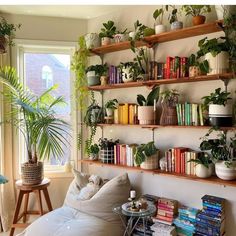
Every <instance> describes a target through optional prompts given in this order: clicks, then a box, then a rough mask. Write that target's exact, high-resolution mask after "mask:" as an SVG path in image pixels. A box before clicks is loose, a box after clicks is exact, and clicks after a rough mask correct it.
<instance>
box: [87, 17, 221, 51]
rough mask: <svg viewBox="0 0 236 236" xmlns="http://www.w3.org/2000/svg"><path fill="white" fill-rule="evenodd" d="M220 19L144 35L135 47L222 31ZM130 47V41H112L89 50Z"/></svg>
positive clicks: (110, 49)
mask: <svg viewBox="0 0 236 236" xmlns="http://www.w3.org/2000/svg"><path fill="white" fill-rule="evenodd" d="M220 24H222V21H214V22H211V23H205V24H202V25H197V26H191V27H186V28H183V29H180V30H175V31H168V32H164V33H161V34H156V35H151V36H148V37H144V38H143V41H138V42H136V47H142V46H148V47H152V46H153V45H154V44H156V43H164V42H168V41H173V40H178V39H183V38H189V37H194V36H197V35H203V34H210V33H214V32H218V31H222V28H221V27H220ZM126 49H130V41H125V42H120V43H113V44H110V45H107V46H101V47H98V48H93V49H91V50H90V52H91V55H93V54H95V55H103V54H106V53H111V52H117V51H122V50H126Z"/></svg>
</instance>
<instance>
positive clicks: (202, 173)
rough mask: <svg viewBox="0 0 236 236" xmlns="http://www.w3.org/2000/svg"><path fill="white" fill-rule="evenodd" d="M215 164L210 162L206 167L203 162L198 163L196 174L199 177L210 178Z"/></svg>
mask: <svg viewBox="0 0 236 236" xmlns="http://www.w3.org/2000/svg"><path fill="white" fill-rule="evenodd" d="M213 172H214V164H213V163H211V164H209V167H208V168H207V167H205V166H204V165H203V164H197V165H196V176H197V177H199V178H209V177H211V176H212V175H213Z"/></svg>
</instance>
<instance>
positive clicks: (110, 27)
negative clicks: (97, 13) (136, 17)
mask: <svg viewBox="0 0 236 236" xmlns="http://www.w3.org/2000/svg"><path fill="white" fill-rule="evenodd" d="M103 26H104V28H101V32H100V33H99V37H100V38H104V37H108V38H113V35H114V34H115V33H116V26H115V24H114V21H111V20H109V21H108V22H107V23H103Z"/></svg>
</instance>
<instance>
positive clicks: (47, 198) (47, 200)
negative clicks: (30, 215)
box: [43, 188, 53, 211]
mask: <svg viewBox="0 0 236 236" xmlns="http://www.w3.org/2000/svg"><path fill="white" fill-rule="evenodd" d="M43 193H44V198H45V200H46V203H47V206H48V210H49V211H52V210H53V209H52V204H51V201H50V197H49V194H48V190H47V188H44V189H43Z"/></svg>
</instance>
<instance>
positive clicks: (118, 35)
mask: <svg viewBox="0 0 236 236" xmlns="http://www.w3.org/2000/svg"><path fill="white" fill-rule="evenodd" d="M126 32H127V29H125V30H123V31H119V30H117V31H116V32H115V35H114V40H115V43H120V42H124V41H126V40H127V39H128V37H127V33H126Z"/></svg>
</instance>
